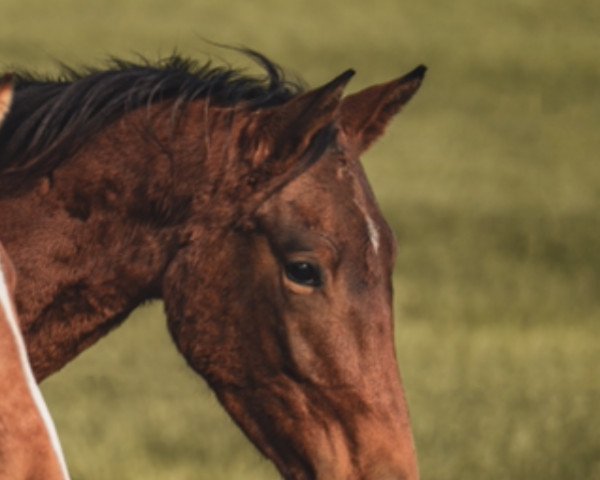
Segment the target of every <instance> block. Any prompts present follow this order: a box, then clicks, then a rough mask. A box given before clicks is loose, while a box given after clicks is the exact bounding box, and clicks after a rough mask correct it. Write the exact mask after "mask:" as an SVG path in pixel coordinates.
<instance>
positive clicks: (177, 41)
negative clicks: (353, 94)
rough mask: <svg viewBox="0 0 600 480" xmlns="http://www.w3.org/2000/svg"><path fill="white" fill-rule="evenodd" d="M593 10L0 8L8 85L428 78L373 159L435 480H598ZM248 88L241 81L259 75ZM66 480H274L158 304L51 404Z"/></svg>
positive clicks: (175, 3) (84, 362) (396, 1)
mask: <svg viewBox="0 0 600 480" xmlns="http://www.w3.org/2000/svg"><path fill="white" fill-rule="evenodd" d="M599 25H600V3H598V2H591V1H589V0H571V1H569V2H565V1H562V0H544V1H542V0H507V1H504V2H480V1H477V0H456V1H454V2H448V1H441V0H423V1H420V2H408V1H403V0H393V1H392V0H371V1H370V2H365V1H364V0H346V1H344V2H339V1H338V2H334V1H329V0H302V1H288V2H282V1H275V0H255V1H241V0H232V1H228V2H222V1H209V0H195V1H194V0H168V1H167V0H144V1H142V0H105V1H91V0H89V1H81V0H53V1H52V2H49V1H47V0H1V2H0V70H5V71H6V70H13V69H23V68H25V69H30V70H34V71H37V72H41V73H44V72H46V73H53V72H54V73H55V72H57V71H58V63H59V62H64V63H66V64H69V65H82V64H85V65H97V66H99V65H101V64H102V62H103V61H104V60H105V59H106V58H107V57H108V56H110V55H115V56H120V57H125V58H134V57H135V55H136V54H142V55H144V56H146V57H148V58H159V57H161V56H165V55H168V54H170V53H171V52H172V51H173V50H175V49H176V50H178V51H179V52H181V53H183V54H186V55H190V56H193V57H195V58H198V59H201V60H202V59H205V58H207V55H208V56H210V57H211V58H212V59H213V60H215V61H216V62H217V63H219V62H221V61H224V62H229V63H231V64H232V65H236V66H242V67H244V66H246V67H248V64H247V61H246V60H245V59H243V58H242V57H240V56H239V55H236V54H232V53H230V52H227V51H223V50H219V49H217V48H215V47H212V46H211V45H210V44H208V43H207V42H205V41H204V39H209V40H212V41H216V42H222V43H227V44H231V45H245V46H249V47H252V48H255V49H257V50H259V51H261V52H263V53H264V54H266V55H268V56H269V57H270V58H272V59H273V60H275V61H276V62H278V63H280V64H281V65H282V66H284V67H285V68H286V69H287V70H288V71H289V72H290V74H291V75H292V76H293V75H298V76H301V77H302V78H303V79H304V80H305V81H306V82H307V83H308V84H310V85H312V86H317V85H320V84H322V83H324V82H326V81H328V80H330V79H331V78H333V77H334V76H336V75H337V74H339V73H340V72H342V71H343V70H345V69H346V68H349V67H352V68H355V69H356V70H357V71H358V75H357V76H356V78H355V79H354V80H353V81H352V84H351V87H350V91H353V90H357V89H359V88H361V87H364V86H367V85H371V84H374V83H379V82H383V81H387V80H390V79H392V78H394V77H397V76H400V75H402V74H404V73H406V72H407V71H409V70H410V69H412V68H413V67H415V66H416V65H418V64H419V63H425V64H427V65H428V66H429V68H430V70H429V74H428V77H427V79H426V82H425V84H424V86H423V88H422V90H421V91H420V92H419V93H418V94H417V96H416V97H415V98H414V99H413V101H412V102H411V104H410V105H409V106H408V107H407V108H406V110H405V111H404V112H403V113H402V114H401V115H400V116H399V117H398V118H397V119H396V121H395V122H394V124H393V125H392V126H391V127H390V129H389V130H388V133H387V135H386V136H385V138H383V139H382V140H381V141H380V142H379V144H377V146H376V147H374V148H373V149H372V150H371V151H370V152H369V153H368V154H367V155H365V157H364V159H363V160H364V163H365V166H366V169H367V171H368V174H369V177H370V179H371V182H372V184H373V187H374V190H375V192H376V194H377V196H378V199H379V201H380V203H381V206H382V209H383V210H384V212H385V214H386V217H387V218H388V220H389V222H390V224H391V225H392V227H393V228H394V230H395V232H396V234H397V236H398V239H399V244H400V250H399V258H398V264H397V269H396V273H395V287H396V304H395V309H396V323H397V328H396V337H397V348H398V357H399V362H400V367H401V370H402V373H403V377H404V382H405V387H406V392H407V396H408V400H409V403H410V407H411V414H412V421H413V427H414V432H415V437H416V442H417V447H418V452H419V458H420V464H421V470H422V477H423V479H435V480H453V479H456V480H458V479H460V480H469V479H473V480H475V479H477V480H481V479H486V480H493V479H511V480H514V479H527V480H533V479H544V480H551V479H562V480H564V479H587V480H599V479H600V433H599V432H600V348H599V341H600V158H599V152H600V134H599V131H600V129H599V127H600V57H599V52H600V35H599V34H598V26H599ZM248 68H250V67H248ZM43 390H44V393H45V395H46V397H47V399H48V402H49V405H50V409H51V411H52V412H53V415H54V418H55V419H56V423H57V426H58V430H59V432H60V435H61V438H62V441H63V443H64V447H65V450H66V454H67V458H68V462H69V464H70V466H71V469H72V473H73V477H74V478H75V479H94V480H108V479H110V480H114V479H119V480H129V479H135V480H138V479H147V480H152V479H173V480H184V479H207V480H208V479H211V480H221V479H222V480H225V479H227V480H231V479H236V480H238V479H239V480H242V479H244V480H246V479H275V478H278V475H277V473H276V472H275V470H274V469H273V468H272V467H271V466H270V464H269V463H268V462H266V461H265V460H263V459H262V458H261V457H260V456H259V455H258V454H257V453H256V451H255V450H254V448H253V447H252V446H251V445H250V443H249V442H248V441H247V440H246V439H245V438H244V437H243V435H242V434H241V433H240V432H238V430H237V429H236V427H235V426H233V425H232V423H231V421H230V420H229V419H228V417H227V416H226V415H225V413H224V412H223V410H222V409H221V408H220V407H219V405H218V404H217V402H216V400H215V399H214V397H213V395H212V394H211V392H210V391H209V390H208V389H207V388H206V387H205V385H204V383H203V381H201V380H200V379H199V378H197V377H196V376H195V375H194V374H192V373H191V371H189V370H188V369H187V367H186V366H185V364H184V361H183V359H182V358H180V357H179V356H178V354H177V353H176V351H175V348H174V347H173V346H172V345H171V341H170V339H169V337H168V334H167V330H166V325H165V322H164V318H163V313H162V306H161V305H160V303H158V302H157V303H155V304H150V305H147V306H145V307H143V308H141V309H140V310H138V311H136V312H135V313H134V314H133V316H132V318H130V319H129V320H128V321H127V322H125V324H124V325H123V326H122V327H120V328H119V329H118V330H117V331H115V332H114V333H113V334H111V335H110V336H109V337H108V338H106V339H104V340H102V341H101V342H100V343H99V344H98V345H96V346H95V347H93V348H92V349H90V350H89V351H87V352H85V353H84V354H82V355H81V356H80V357H79V358H78V360H77V361H75V362H74V363H72V364H71V365H69V366H68V367H66V368H65V369H64V370H63V371H61V372H60V373H58V374H56V375H55V376H53V377H52V378H50V379H49V380H47V381H46V382H45V383H44V384H43Z"/></svg>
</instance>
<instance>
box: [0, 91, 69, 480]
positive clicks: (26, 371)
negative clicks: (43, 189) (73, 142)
mask: <svg viewBox="0 0 600 480" xmlns="http://www.w3.org/2000/svg"><path fill="white" fill-rule="evenodd" d="M11 99H12V85H11V82H10V80H9V79H4V80H0V126H1V125H2V121H3V120H4V117H5V116H6V114H7V112H8V110H9V107H10V104H11ZM15 283H16V274H15V271H14V268H13V265H12V263H11V261H10V259H9V258H8V256H7V254H6V252H5V250H4V248H3V247H2V244H1V243H0V479H1V480H33V479H39V480H66V479H68V474H67V469H66V464H65V461H64V458H63V454H62V450H61V448H60V445H59V443H58V438H57V435H56V431H55V428H54V424H53V422H52V420H51V418H50V415H49V413H48V409H47V407H46V404H45V403H44V400H43V398H42V395H41V393H40V390H39V388H38V386H37V383H36V382H35V379H34V376H33V372H32V371H31V367H30V365H29V360H28V357H27V351H26V349H25V344H24V342H23V338H22V336H21V331H20V329H19V325H18V321H17V315H16V313H15V310H14V306H13V302H12V294H13V292H14V290H15Z"/></svg>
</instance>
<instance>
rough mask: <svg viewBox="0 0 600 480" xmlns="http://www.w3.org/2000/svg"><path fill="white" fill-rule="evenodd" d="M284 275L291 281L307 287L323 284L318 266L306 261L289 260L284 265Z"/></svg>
mask: <svg viewBox="0 0 600 480" xmlns="http://www.w3.org/2000/svg"><path fill="white" fill-rule="evenodd" d="M285 275H286V276H287V278H289V279H290V280H291V281H292V282H295V283H299V284H300V285H306V286H308V287H320V286H321V285H323V279H322V278H321V271H320V270H319V267H317V266H315V265H312V264H311V263H308V262H291V263H288V264H287V265H286V266H285Z"/></svg>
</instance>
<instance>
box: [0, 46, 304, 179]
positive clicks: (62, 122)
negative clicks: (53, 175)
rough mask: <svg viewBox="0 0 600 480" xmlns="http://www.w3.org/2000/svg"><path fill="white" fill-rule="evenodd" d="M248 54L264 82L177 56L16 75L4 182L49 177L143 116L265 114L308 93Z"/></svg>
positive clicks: (2, 154)
mask: <svg viewBox="0 0 600 480" xmlns="http://www.w3.org/2000/svg"><path fill="white" fill-rule="evenodd" d="M241 52H242V53H244V54H246V55H247V56H249V57H250V58H251V59H252V60H254V61H255V62H256V63H257V64H258V65H259V66H260V67H261V68H262V69H263V71H264V75H262V76H252V75H247V74H245V73H244V72H243V71H241V70H236V69H233V68H229V67H222V66H214V65H213V64H212V63H211V62H210V61H207V62H206V63H199V62H197V61H195V60H192V59H189V58H185V57H182V56H180V55H177V54H173V55H171V56H169V57H167V58H165V59H162V60H160V61H158V62H150V61H148V60H146V59H143V58H142V59H141V60H140V61H138V62H131V61H125V60H121V59H114V58H113V59H111V60H110V61H109V62H108V65H107V66H106V68H105V69H92V68H84V69H80V70H74V69H71V68H68V67H64V68H63V72H62V74H61V76H60V77H59V78H55V79H50V78H43V77H38V76H35V75H32V74H30V73H17V74H16V75H15V76H14V78H15V85H16V90H15V98H14V102H13V108H12V110H11V112H10V114H9V115H8V116H7V118H6V121H5V124H4V125H3V128H2V130H1V131H0V182H2V183H3V184H5V183H6V184H9V183H13V184H14V183H18V181H19V180H20V179H21V177H25V178H28V179H29V178H30V177H31V176H35V177H39V176H41V175H44V174H47V173H48V172H50V171H51V170H53V169H54V168H55V167H57V166H58V165H59V164H60V163H61V162H62V161H64V160H65V159H67V158H69V157H70V156H71V155H73V154H74V153H75V151H76V150H77V149H78V148H80V147H81V146H82V145H83V144H84V143H85V142H86V141H87V140H88V139H89V138H90V137H91V136H93V135H94V134H96V133H98V132H100V131H101V130H102V129H103V128H104V127H106V126H108V125H109V124H110V123H112V122H114V121H116V120H117V119H119V118H121V117H123V116H124V115H125V114H127V113H128V112H131V111H133V110H136V109H138V108H143V107H149V106H151V105H154V104H157V103H159V102H171V103H172V107H171V108H172V109H173V112H174V113H173V117H176V116H177V115H178V114H182V112H185V105H187V104H189V103H190V102H193V101H195V100H201V99H206V100H208V101H209V102H210V104H211V105H214V106H222V107H231V106H235V105H243V106H244V107H245V108H248V109H249V110H258V109H264V108H270V107H274V106H277V105H281V104H283V103H286V102H287V101H289V100H290V99H291V98H293V97H295V96H296V95H297V94H298V93H300V92H302V91H303V90H304V87H303V86H302V85H301V84H300V83H299V82H297V81H296V82H294V81H290V80H288V79H287V78H286V76H285V74H284V73H283V70H282V69H281V68H280V67H279V66H277V65H276V64H275V63H273V62H272V61H270V60H269V59H268V58H266V57H265V56H263V55H261V54H259V53H257V52H255V51H252V50H248V49H245V50H241ZM15 177H16V178H15ZM7 179H10V182H8V181H7ZM3 188H4V185H3Z"/></svg>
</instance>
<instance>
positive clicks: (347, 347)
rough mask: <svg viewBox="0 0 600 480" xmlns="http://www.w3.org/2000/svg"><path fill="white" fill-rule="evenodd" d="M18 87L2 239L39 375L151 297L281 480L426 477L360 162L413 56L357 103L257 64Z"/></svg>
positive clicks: (3, 153)
mask: <svg viewBox="0 0 600 480" xmlns="http://www.w3.org/2000/svg"><path fill="white" fill-rule="evenodd" d="M245 53H246V54H247V55H248V56H250V57H251V58H252V59H253V60H255V61H256V62H257V63H258V64H259V66H260V67H261V68H262V71H263V74H260V75H258V74H256V75H251V74H248V73H244V72H242V71H240V70H236V69H233V68H229V67H223V66H218V65H217V66H215V65H214V64H211V63H210V61H208V62H206V63H204V62H198V61H194V60H191V59H189V58H184V57H182V56H179V55H176V54H174V55H172V56H170V57H168V58H166V59H163V60H161V61H159V62H150V61H147V60H144V59H142V60H139V61H137V62H131V61H125V60H119V59H116V60H112V61H110V62H109V63H108V65H106V66H104V68H99V69H98V68H96V69H93V68H87V69H79V70H76V69H70V70H68V71H66V72H65V73H64V74H63V76H62V77H60V78H58V79H56V78H55V79H48V78H46V79H44V78H39V77H35V76H33V75H30V74H29V75H28V74H23V75H21V76H19V77H17V89H16V94H15V102H14V107H13V109H12V110H11V113H10V115H9V116H8V118H7V119H6V123H5V128H4V129H3V131H2V132H0V232H1V233H0V235H1V238H0V240H1V241H2V242H3V243H4V245H5V246H6V248H7V250H8V252H9V254H10V255H11V257H12V259H13V261H14V263H15V265H16V268H17V271H18V274H19V276H20V279H21V281H20V283H19V287H18V289H17V292H16V304H17V307H18V311H19V313H20V316H21V328H22V332H23V335H24V338H25V340H26V342H27V347H28V350H29V355H30V359H31V364H32V367H33V370H34V372H35V374H36V378H37V379H38V381H41V380H43V379H44V378H46V377H47V376H49V375H50V374H52V373H54V372H56V371H57V370H59V369H60V368H61V367H62V366H64V365H65V364H66V363H68V362H70V361H71V360H73V359H74V358H75V357H76V356H77V355H78V354H79V353H80V352H82V351H83V350H85V349H86V348H88V347H90V346H92V345H93V344H94V343H95V342H96V341H98V340H99V339H100V338H102V337H103V336H104V335H106V334H108V333H109V332H110V331H111V330H113V329H114V328H116V327H117V326H118V325H120V324H121V323H122V322H123V321H124V320H125V319H126V318H127V316H128V315H129V314H130V312H131V311H132V310H133V309H135V308H136V307H137V306H138V305H140V304H141V303H142V302H145V301H148V300H150V299H161V300H162V301H163V302H164V306H165V311H166V316H167V322H168V328H169V331H170V335H171V337H172V339H173V342H174V344H175V346H176V348H177V349H178V350H179V352H180V353H181V354H182V355H183V357H184V358H185V360H186V362H187V363H188V365H189V366H190V367H191V368H192V369H193V370H194V371H195V372H196V373H197V374H198V375H199V376H201V377H203V378H204V380H205V381H206V382H207V384H208V385H209V386H210V388H211V389H212V390H213V392H214V393H215V395H216V397H217V398H218V400H219V402H220V403H221V405H222V406H223V407H224V408H225V410H226V411H227V412H228V414H229V415H230V416H231V417H232V418H233V420H234V421H235V422H236V423H237V425H238V426H239V427H240V428H241V429H242V430H243V432H244V433H245V434H246V435H247V437H248V438H249V439H250V440H251V441H252V442H253V443H254V445H255V446H256V447H257V448H258V449H259V451H261V452H262V453H263V454H264V455H265V456H266V457H268V458H269V459H270V460H271V461H272V462H274V464H275V466H276V467H277V468H278V470H279V472H280V473H281V475H282V476H283V477H284V478H286V479H293V480H308V479H327V480H336V479H345V480H348V479H357V480H358V479H369V480H375V479H377V480H383V479H403V480H415V479H418V478H419V473H418V465H417V459H416V453H415V446H414V440H413V435H412V431H411V426H410V419H409V414H408V408H407V403H406V400H405V396H404V391H403V387H402V382H401V379H400V374H399V369H398V367H397V362H396V353H395V347H394V340H393V312H392V296H393V293H392V280H391V275H392V270H393V265H394V260H395V251H396V242H395V240H394V236H393V233H392V231H391V229H390V227H389V226H388V225H387V223H386V222H385V220H384V218H383V215H382V213H381V211H380V209H379V207H378V205H377V202H376V199H375V197H374V194H373V192H372V190H371V188H370V186H369V184H368V181H367V178H366V176H365V173H364V171H363V168H362V166H361V163H360V160H359V157H360V155H361V154H362V153H363V152H364V151H365V150H367V149H368V148H369V147H370V146H371V145H372V144H373V143H374V141H375V140H377V139H378V138H379V137H380V136H381V135H382V134H383V132H384V130H385V128H386V126H387V125H388V123H389V121H390V120H391V119H392V118H393V117H394V115H395V114H396V113H397V112H399V111H400V110H401V108H402V107H403V106H404V105H405V104H406V103H407V102H408V101H409V99H410V98H411V97H412V96H413V95H414V93H415V92H416V91H417V90H418V88H419V86H420V85H421V82H422V80H423V78H424V74H425V70H426V68H425V67H424V66H419V67H417V68H416V69H414V70H413V71H412V72H410V73H408V74H407V75H405V76H402V77H400V78H397V79H395V80H392V81H389V82H387V83H382V84H378V85H374V86H371V87H369V88H366V89H364V90H361V91H359V92H357V93H354V94H351V95H346V96H344V95H343V92H344V88H345V86H346V85H347V83H348V82H349V80H350V78H351V77H352V76H353V75H354V71H353V70H348V71H345V72H343V73H342V74H341V75H339V76H337V77H336V78H334V79H333V80H332V81H330V82H328V83H326V84H324V85H323V86H321V87H319V88H314V89H308V88H305V87H303V86H302V85H300V84H299V83H298V82H292V81H290V80H288V79H287V78H286V76H285V74H284V73H283V70H282V69H281V68H280V67H279V66H277V65H276V64H275V63H273V62H272V61H271V60H269V59H268V58H267V57H265V56H264V55H262V54H260V53H258V52H256V51H252V50H245Z"/></svg>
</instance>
